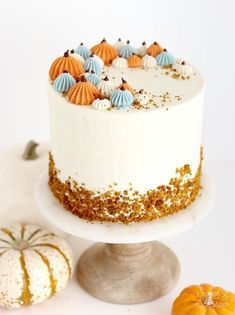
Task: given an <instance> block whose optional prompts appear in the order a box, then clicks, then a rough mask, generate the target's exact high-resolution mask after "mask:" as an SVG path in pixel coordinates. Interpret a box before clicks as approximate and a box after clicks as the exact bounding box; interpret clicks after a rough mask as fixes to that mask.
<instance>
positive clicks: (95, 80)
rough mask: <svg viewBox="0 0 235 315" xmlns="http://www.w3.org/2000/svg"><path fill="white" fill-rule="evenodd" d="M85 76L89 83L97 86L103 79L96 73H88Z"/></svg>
mask: <svg viewBox="0 0 235 315" xmlns="http://www.w3.org/2000/svg"><path fill="white" fill-rule="evenodd" d="M84 75H85V77H86V79H87V81H89V82H91V83H92V84H93V85H97V84H98V83H99V82H100V81H101V78H100V77H99V76H98V75H97V74H95V73H94V71H91V72H86V73H84Z"/></svg>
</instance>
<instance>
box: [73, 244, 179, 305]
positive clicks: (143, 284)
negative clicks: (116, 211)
mask: <svg viewBox="0 0 235 315" xmlns="http://www.w3.org/2000/svg"><path fill="white" fill-rule="evenodd" d="M179 274H180V265H179V262H178V259H177V257H176V256H175V254H174V253H173V252H172V251H171V250H170V249H169V248H168V247H166V246H165V245H163V244H161V243H159V242H147V243H139V244H101V243H98V244H95V245H93V246H91V247H90V248H88V250H86V251H85V252H84V254H83V255H82V256H81V258H80V260H79V263H78V271H77V277H78V281H79V283H80V285H81V286H82V287H83V288H84V289H85V290H86V291H87V292H88V293H89V294H91V295H93V296H94V297H96V298H99V299H101V300H104V301H106V302H111V303H118V304H134V303H143V302H147V301H151V300H153V299H156V298H159V297H161V296H163V295H165V294H167V293H168V292H170V291H171V290H172V289H173V287H174V286H175V284H176V282H177V280H178V278H179Z"/></svg>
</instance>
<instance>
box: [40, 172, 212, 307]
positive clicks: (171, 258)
mask: <svg viewBox="0 0 235 315" xmlns="http://www.w3.org/2000/svg"><path fill="white" fill-rule="evenodd" d="M202 187H203V188H202V190H201V194H200V196H199V197H198V198H197V199H196V200H195V202H194V203H193V204H192V205H191V206H190V207H189V208H188V209H186V210H183V211H181V212H179V213H177V214H175V215H172V216H169V217H165V218H162V219H159V220H157V221H152V222H144V223H133V224H129V225H124V224H121V223H100V222H95V223H91V222H87V221H85V220H82V219H80V218H78V217H76V216H74V215H73V214H71V213H70V212H68V211H66V210H65V209H64V208H63V207H62V206H61V205H60V204H59V202H58V201H57V199H56V198H55V197H54V196H53V195H52V193H51V191H50V189H49V186H48V175H47V174H42V175H41V177H40V178H39V181H38V184H37V188H36V200H37V203H38V206H39V208H40V210H41V212H42V214H43V215H44V216H45V217H46V218H47V219H48V220H49V221H50V222H51V223H52V224H54V225H55V226H56V227H58V228H60V229H61V230H63V231H65V232H67V233H69V234H72V235H74V236H77V237H81V238H84V239H87V240H91V241H95V242H101V243H105V244H99V243H98V244H95V245H93V246H91V247H90V248H88V250H87V251H85V253H84V254H83V255H82V256H81V258H80V260H79V263H78V281H79V283H80V285H81V286H82V287H83V288H84V289H85V290H86V291H87V292H88V293H90V294H91V295H93V296H95V297H97V298H99V299H101V300H105V301H108V302H112V303H121V304H133V303H141V302H147V301H150V300H153V299H156V298H159V297H161V296H163V295H165V294H166V293H168V292H170V291H171V290H172V289H173V287H174V285H175V284H176V282H177V280H178V278H179V274H180V265H179V262H178V259H177V257H176V256H175V254H174V253H173V252H172V251H171V250H170V249H169V248H167V247H166V246H165V245H163V244H161V243H159V242H156V241H155V240H159V239H162V238H164V237H168V236H172V235H175V234H177V233H181V232H183V231H185V230H187V229H190V228H191V227H192V226H193V225H195V224H196V223H198V222H200V221H201V220H203V219H204V218H205V217H206V215H207V214H208V213H209V211H210V209H211V206H212V201H213V196H214V189H213V185H212V183H211V179H210V178H209V177H208V176H206V175H203V176H202ZM153 241H155V242H153Z"/></svg>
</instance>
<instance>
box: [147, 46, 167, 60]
mask: <svg viewBox="0 0 235 315" xmlns="http://www.w3.org/2000/svg"><path fill="white" fill-rule="evenodd" d="M162 51H163V49H162V47H161V46H160V45H159V44H158V43H157V42H154V43H153V44H152V45H150V46H149V48H148V49H147V54H149V55H151V56H153V57H156V56H157V55H158V54H160V53H161V52H162Z"/></svg>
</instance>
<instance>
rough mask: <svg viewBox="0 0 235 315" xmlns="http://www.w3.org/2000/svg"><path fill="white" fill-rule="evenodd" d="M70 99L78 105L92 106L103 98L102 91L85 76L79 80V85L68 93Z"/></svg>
mask: <svg viewBox="0 0 235 315" xmlns="http://www.w3.org/2000/svg"><path fill="white" fill-rule="evenodd" d="M67 96H68V99H69V101H70V102H71V103H74V104H76V105H91V104H92V102H93V101H94V100H95V99H96V98H98V97H100V96H101V93H100V91H99V90H98V89H97V88H96V87H95V86H94V85H93V84H91V83H90V82H89V81H87V80H86V78H85V76H81V77H80V78H79V81H78V83H76V84H75V85H74V86H72V87H71V89H70V90H69V91H68V94H67Z"/></svg>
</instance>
